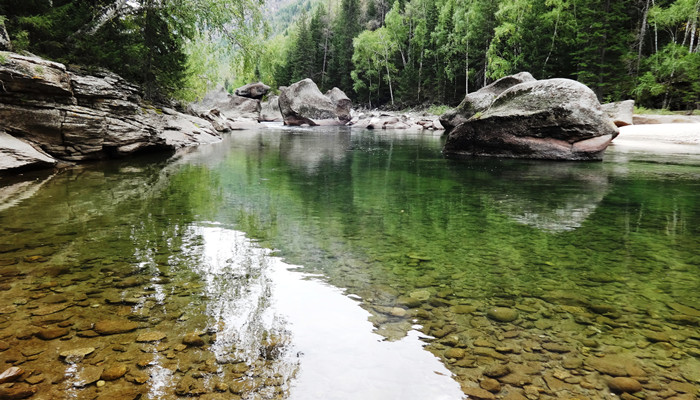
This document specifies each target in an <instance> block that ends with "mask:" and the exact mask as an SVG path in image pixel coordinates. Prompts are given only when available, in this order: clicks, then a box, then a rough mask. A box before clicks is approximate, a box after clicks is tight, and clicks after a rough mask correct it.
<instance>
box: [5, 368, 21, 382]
mask: <svg viewBox="0 0 700 400" xmlns="http://www.w3.org/2000/svg"><path fill="white" fill-rule="evenodd" d="M23 373H24V370H23V369H22V368H20V367H10V368H8V369H6V370H5V371H3V372H2V373H1V374H0V383H5V382H14V381H16V380H17V379H19V377H20V376H22V374H23Z"/></svg>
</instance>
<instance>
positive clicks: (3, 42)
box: [0, 17, 12, 51]
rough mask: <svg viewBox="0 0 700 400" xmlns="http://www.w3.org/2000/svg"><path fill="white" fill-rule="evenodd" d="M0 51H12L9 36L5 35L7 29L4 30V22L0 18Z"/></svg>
mask: <svg viewBox="0 0 700 400" xmlns="http://www.w3.org/2000/svg"><path fill="white" fill-rule="evenodd" d="M0 51H12V42H11V41H10V35H8V34H7V29H5V21H4V20H3V19H2V17H0Z"/></svg>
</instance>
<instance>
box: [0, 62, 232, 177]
mask: <svg viewBox="0 0 700 400" xmlns="http://www.w3.org/2000/svg"><path fill="white" fill-rule="evenodd" d="M3 54H4V57H3V62H2V64H0V83H2V87H3V91H2V92H1V93H0V131H3V132H4V134H3V136H2V140H1V141H0V146H2V148H1V149H0V158H1V159H0V165H1V167H0V170H2V169H12V168H30V167H46V166H50V165H53V164H55V163H56V162H57V161H59V160H64V161H83V160H95V159H103V158H109V157H115V156H125V155H128V154H132V153H135V152H139V151H145V150H174V149H178V148H181V147H184V146H189V145H196V144H200V143H211V142H216V141H219V140H220V135H219V133H218V132H217V131H216V129H214V127H213V126H212V124H211V123H209V122H208V121H206V120H204V119H201V118H197V117H194V116H190V115H186V114H183V113H180V112H177V111H175V110H173V109H171V108H167V107H164V108H156V107H153V106H151V105H148V104H146V103H145V102H143V101H142V100H141V97H140V92H139V90H138V88H137V87H136V86H134V85H131V84H129V83H128V82H126V81H125V80H124V79H122V78H121V77H119V76H118V75H115V74H112V73H109V72H100V73H97V74H95V75H83V74H79V73H75V72H71V71H68V70H67V69H66V67H65V66H64V65H63V64H60V63H56V62H51V61H47V60H44V59H41V58H38V57H25V56H21V55H18V54H15V53H3ZM29 147H31V148H32V149H33V150H34V151H36V152H37V153H34V154H33V155H32V156H31V157H28V156H27V155H28V154H29V153H31V151H29ZM18 149H19V150H18ZM37 154H38V155H37ZM32 157H34V160H32V159H31V158H32Z"/></svg>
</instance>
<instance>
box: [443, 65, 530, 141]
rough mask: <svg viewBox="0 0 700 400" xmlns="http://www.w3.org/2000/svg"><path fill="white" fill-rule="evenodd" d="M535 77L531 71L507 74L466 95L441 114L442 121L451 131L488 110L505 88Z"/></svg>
mask: <svg viewBox="0 0 700 400" xmlns="http://www.w3.org/2000/svg"><path fill="white" fill-rule="evenodd" d="M533 81H535V78H534V77H533V76H532V75H531V74H530V73H529V72H520V73H518V74H515V75H509V76H505V77H503V78H501V79H499V80H497V81H495V82H493V83H491V84H490V85H488V86H484V87H483V88H481V89H479V90H477V91H476V92H472V93H469V94H468V95H466V96H465V97H464V100H462V102H461V103H459V105H458V106H457V108H453V109H452V110H449V111H447V112H446V113H444V114H442V115H441V116H440V123H441V124H442V126H443V127H444V128H445V133H449V132H450V131H451V130H452V129H454V127H456V126H457V125H459V124H461V123H462V122H466V121H467V120H468V119H469V118H471V117H473V116H474V115H476V114H477V113H481V112H484V111H486V110H487V109H488V108H489V107H490V106H491V103H493V101H494V100H495V99H496V97H498V95H500V94H501V93H503V92H504V91H505V90H507V89H509V88H511V87H513V86H515V85H518V84H521V83H523V82H533Z"/></svg>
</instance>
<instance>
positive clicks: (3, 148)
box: [0, 131, 56, 171]
mask: <svg viewBox="0 0 700 400" xmlns="http://www.w3.org/2000/svg"><path fill="white" fill-rule="evenodd" d="M54 165H56V159H54V158H53V157H51V156H49V155H48V154H46V153H45V152H43V151H41V150H39V149H37V148H35V147H34V146H32V145H31V144H29V143H27V142H25V141H23V140H21V139H18V138H15V137H13V136H11V135H8V134H7V133H5V132H4V131H0V171H3V170H11V169H20V168H21V169H27V168H48V167H52V166H54Z"/></svg>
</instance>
